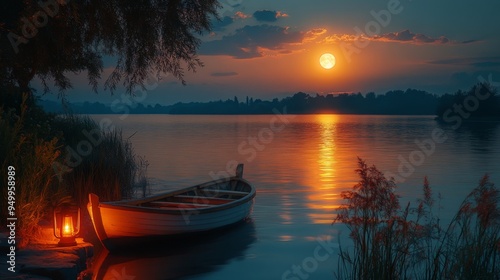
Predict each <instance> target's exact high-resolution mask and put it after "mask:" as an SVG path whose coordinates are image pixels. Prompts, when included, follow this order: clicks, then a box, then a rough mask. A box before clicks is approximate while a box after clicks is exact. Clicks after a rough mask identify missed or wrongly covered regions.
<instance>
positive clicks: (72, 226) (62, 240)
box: [54, 202, 80, 247]
mask: <svg viewBox="0 0 500 280" xmlns="http://www.w3.org/2000/svg"><path fill="white" fill-rule="evenodd" d="M79 232H80V208H79V207H78V206H77V205H76V204H73V203H68V202H64V203H61V204H59V205H58V206H57V207H55V208H54V235H55V236H56V237H57V238H59V243H57V245H58V246H61V247H64V246H75V245H76V239H75V237H76V235H77V234H78V233H79Z"/></svg>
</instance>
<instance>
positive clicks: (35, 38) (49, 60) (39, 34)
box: [0, 0, 219, 93]
mask: <svg viewBox="0 0 500 280" xmlns="http://www.w3.org/2000/svg"><path fill="white" fill-rule="evenodd" d="M1 5H2V7H1V8H0V82H2V85H5V84H7V83H9V84H11V85H14V86H18V87H20V88H21V91H23V92H29V91H30V90H29V83H30V81H31V80H32V79H33V78H34V77H35V76H36V77H38V78H40V80H41V81H42V83H43V85H44V89H45V90H46V91H48V90H49V84H50V83H53V84H54V86H55V87H56V88H58V89H59V90H60V92H64V91H65V90H66V89H68V88H70V87H71V82H70V80H69V79H68V77H67V74H68V73H70V72H72V73H82V72H86V73H87V77H88V80H89V82H90V84H91V85H92V87H93V88H94V90H96V88H97V85H98V80H99V79H100V77H101V74H102V72H103V65H104V61H103V58H110V59H113V60H116V67H115V68H114V70H113V72H112V74H111V75H110V76H109V78H107V80H106V82H105V89H110V90H111V91H113V90H115V88H116V86H117V85H118V84H119V83H120V82H123V85H124V86H125V87H126V89H127V91H128V92H129V93H131V91H132V90H133V89H134V87H136V86H143V85H144V84H143V81H144V80H145V79H146V78H147V76H148V75H151V74H150V73H154V75H157V76H159V75H160V73H170V74H172V75H173V76H175V77H176V78H177V79H179V80H181V81H182V82H183V83H185V81H184V79H183V75H184V69H183V67H182V66H181V65H184V64H185V65H186V68H187V69H188V70H190V71H195V69H196V67H198V66H202V63H201V62H200V60H199V59H198V58H197V57H196V48H197V47H198V45H199V44H200V41H199V39H198V38H196V37H195V34H196V33H198V34H201V33H203V32H204V31H207V30H209V29H210V18H211V17H212V16H215V17H217V14H216V8H217V7H218V5H219V4H218V1H216V0H106V1H99V0H88V1H78V0H77V1H68V0H41V1H21V0H10V1H2V4H1Z"/></svg>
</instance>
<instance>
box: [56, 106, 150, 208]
mask: <svg viewBox="0 0 500 280" xmlns="http://www.w3.org/2000/svg"><path fill="white" fill-rule="evenodd" d="M54 126H55V127H56V128H57V129H58V130H60V131H61V132H62V134H63V135H64V136H63V143H64V145H65V153H66V154H65V157H61V159H60V160H59V163H58V164H59V165H58V166H62V168H68V169H71V171H70V172H64V170H63V171H62V172H63V176H61V179H62V182H63V184H64V185H65V186H66V188H67V190H68V192H69V194H70V195H72V196H73V197H74V198H75V200H77V201H78V202H79V203H80V205H82V206H85V205H86V203H87V201H88V194H89V193H90V192H93V193H96V194H97V195H99V196H100V198H101V199H102V200H103V201H106V200H119V199H121V198H122V197H130V196H131V195H132V193H133V188H134V186H135V183H136V181H138V180H139V179H138V175H139V174H138V172H139V169H140V168H141V161H140V160H139V159H137V158H136V156H135V154H134V152H133V148H132V145H131V143H130V142H129V141H128V139H124V138H123V135H122V132H121V131H120V130H117V129H108V130H106V129H103V128H101V127H99V125H98V124H97V123H96V122H95V121H94V120H92V119H91V118H90V117H88V116H80V115H72V114H70V115H66V116H60V117H58V118H57V119H56V121H55V122H54ZM89 134H92V136H91V137H92V138H93V139H94V140H93V141H94V143H91V142H92V141H89V138H88V137H89ZM82 141H86V143H88V144H91V146H89V147H88V148H90V151H88V155H87V151H85V154H83V155H77V156H78V157H79V160H78V161H76V162H75V163H74V165H76V166H74V167H73V166H71V165H72V164H68V162H67V161H63V160H62V159H63V158H66V159H67V158H68V157H72V156H73V157H75V153H77V152H76V150H77V149H78V148H77V147H78V146H79V144H80V143H82ZM66 171H68V170H66Z"/></svg>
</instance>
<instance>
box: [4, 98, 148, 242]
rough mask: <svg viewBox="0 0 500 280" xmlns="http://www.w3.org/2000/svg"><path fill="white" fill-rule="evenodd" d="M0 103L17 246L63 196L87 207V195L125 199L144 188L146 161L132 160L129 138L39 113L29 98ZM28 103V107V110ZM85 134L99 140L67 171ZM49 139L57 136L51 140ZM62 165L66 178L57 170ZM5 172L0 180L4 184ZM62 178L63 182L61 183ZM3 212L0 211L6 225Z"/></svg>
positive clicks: (76, 119)
mask: <svg viewBox="0 0 500 280" xmlns="http://www.w3.org/2000/svg"><path fill="white" fill-rule="evenodd" d="M3 97H5V98H3V99H2V100H1V101H2V103H0V159H1V161H0V165H1V168H2V170H7V168H8V166H13V167H14V168H15V169H16V174H15V181H16V190H15V191H16V192H15V194H16V195H15V199H16V205H15V206H16V211H15V214H16V217H17V218H18V228H17V234H18V236H19V237H20V239H19V241H18V242H21V244H18V245H19V247H20V248H21V247H23V246H25V245H26V244H27V243H28V242H29V241H30V238H31V237H33V236H34V234H33V233H35V232H36V231H37V229H38V228H39V226H38V225H39V222H40V221H41V220H42V219H44V218H47V217H49V216H50V213H51V210H52V208H51V206H52V205H55V204H56V202H57V201H58V200H59V199H60V198H62V197H64V196H67V195H70V196H71V197H72V198H73V199H74V200H75V201H77V202H78V203H79V205H80V207H85V205H86V203H87V199H88V197H87V196H88V193H89V192H95V193H97V194H98V195H100V196H101V197H102V199H103V200H116V199H120V198H122V197H128V196H130V195H131V194H132V192H133V191H134V189H133V188H134V186H135V185H136V184H141V187H142V188H143V189H145V184H147V179H145V178H146V168H147V166H146V164H147V162H146V161H145V160H144V159H141V158H139V159H138V158H136V156H135V155H134V152H133V149H132V146H131V144H130V142H129V141H128V139H123V137H122V134H121V132H120V131H118V130H103V129H101V128H100V127H99V126H98V125H97V124H96V122H95V121H93V120H92V119H90V118H89V117H85V116H77V115H66V116H58V117H56V116H53V115H51V114H46V113H45V112H43V111H42V110H41V109H40V108H39V107H37V106H36V104H32V103H30V102H32V100H31V99H30V98H29V97H28V95H27V94H24V95H21V94H16V93H15V92H12V95H8V94H6V95H3ZM29 104H31V105H29ZM85 132H91V133H92V134H93V137H95V138H96V139H99V140H100V141H99V142H96V144H95V145H93V146H92V148H91V149H92V151H89V152H90V153H89V154H88V155H86V156H82V160H81V162H80V163H79V164H76V165H74V166H71V167H72V168H70V167H68V166H67V165H66V163H65V161H64V159H67V158H68V157H69V156H71V154H69V148H71V149H77V146H78V144H79V143H81V141H88V138H87V136H86V135H85ZM50 135H57V137H52V138H50ZM61 166H63V167H64V166H65V168H64V169H65V170H64V171H65V173H63V174H62V175H63V176H61V174H59V173H58V172H57V171H58V168H55V167H61ZM6 176H7V172H0V180H1V181H2V182H7V177H6ZM59 179H62V180H59ZM0 199H2V201H7V188H2V189H0ZM7 214H8V213H7V208H6V207H2V208H1V209H0V218H1V223H2V225H3V223H5V221H6V217H7Z"/></svg>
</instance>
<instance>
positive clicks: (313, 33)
mask: <svg viewBox="0 0 500 280" xmlns="http://www.w3.org/2000/svg"><path fill="white" fill-rule="evenodd" d="M326 32H327V30H326V29H325V28H314V29H311V30H309V31H307V32H306V33H305V36H304V42H310V41H315V40H316V39H317V38H319V37H321V36H322V35H324V34H325V33H326Z"/></svg>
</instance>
